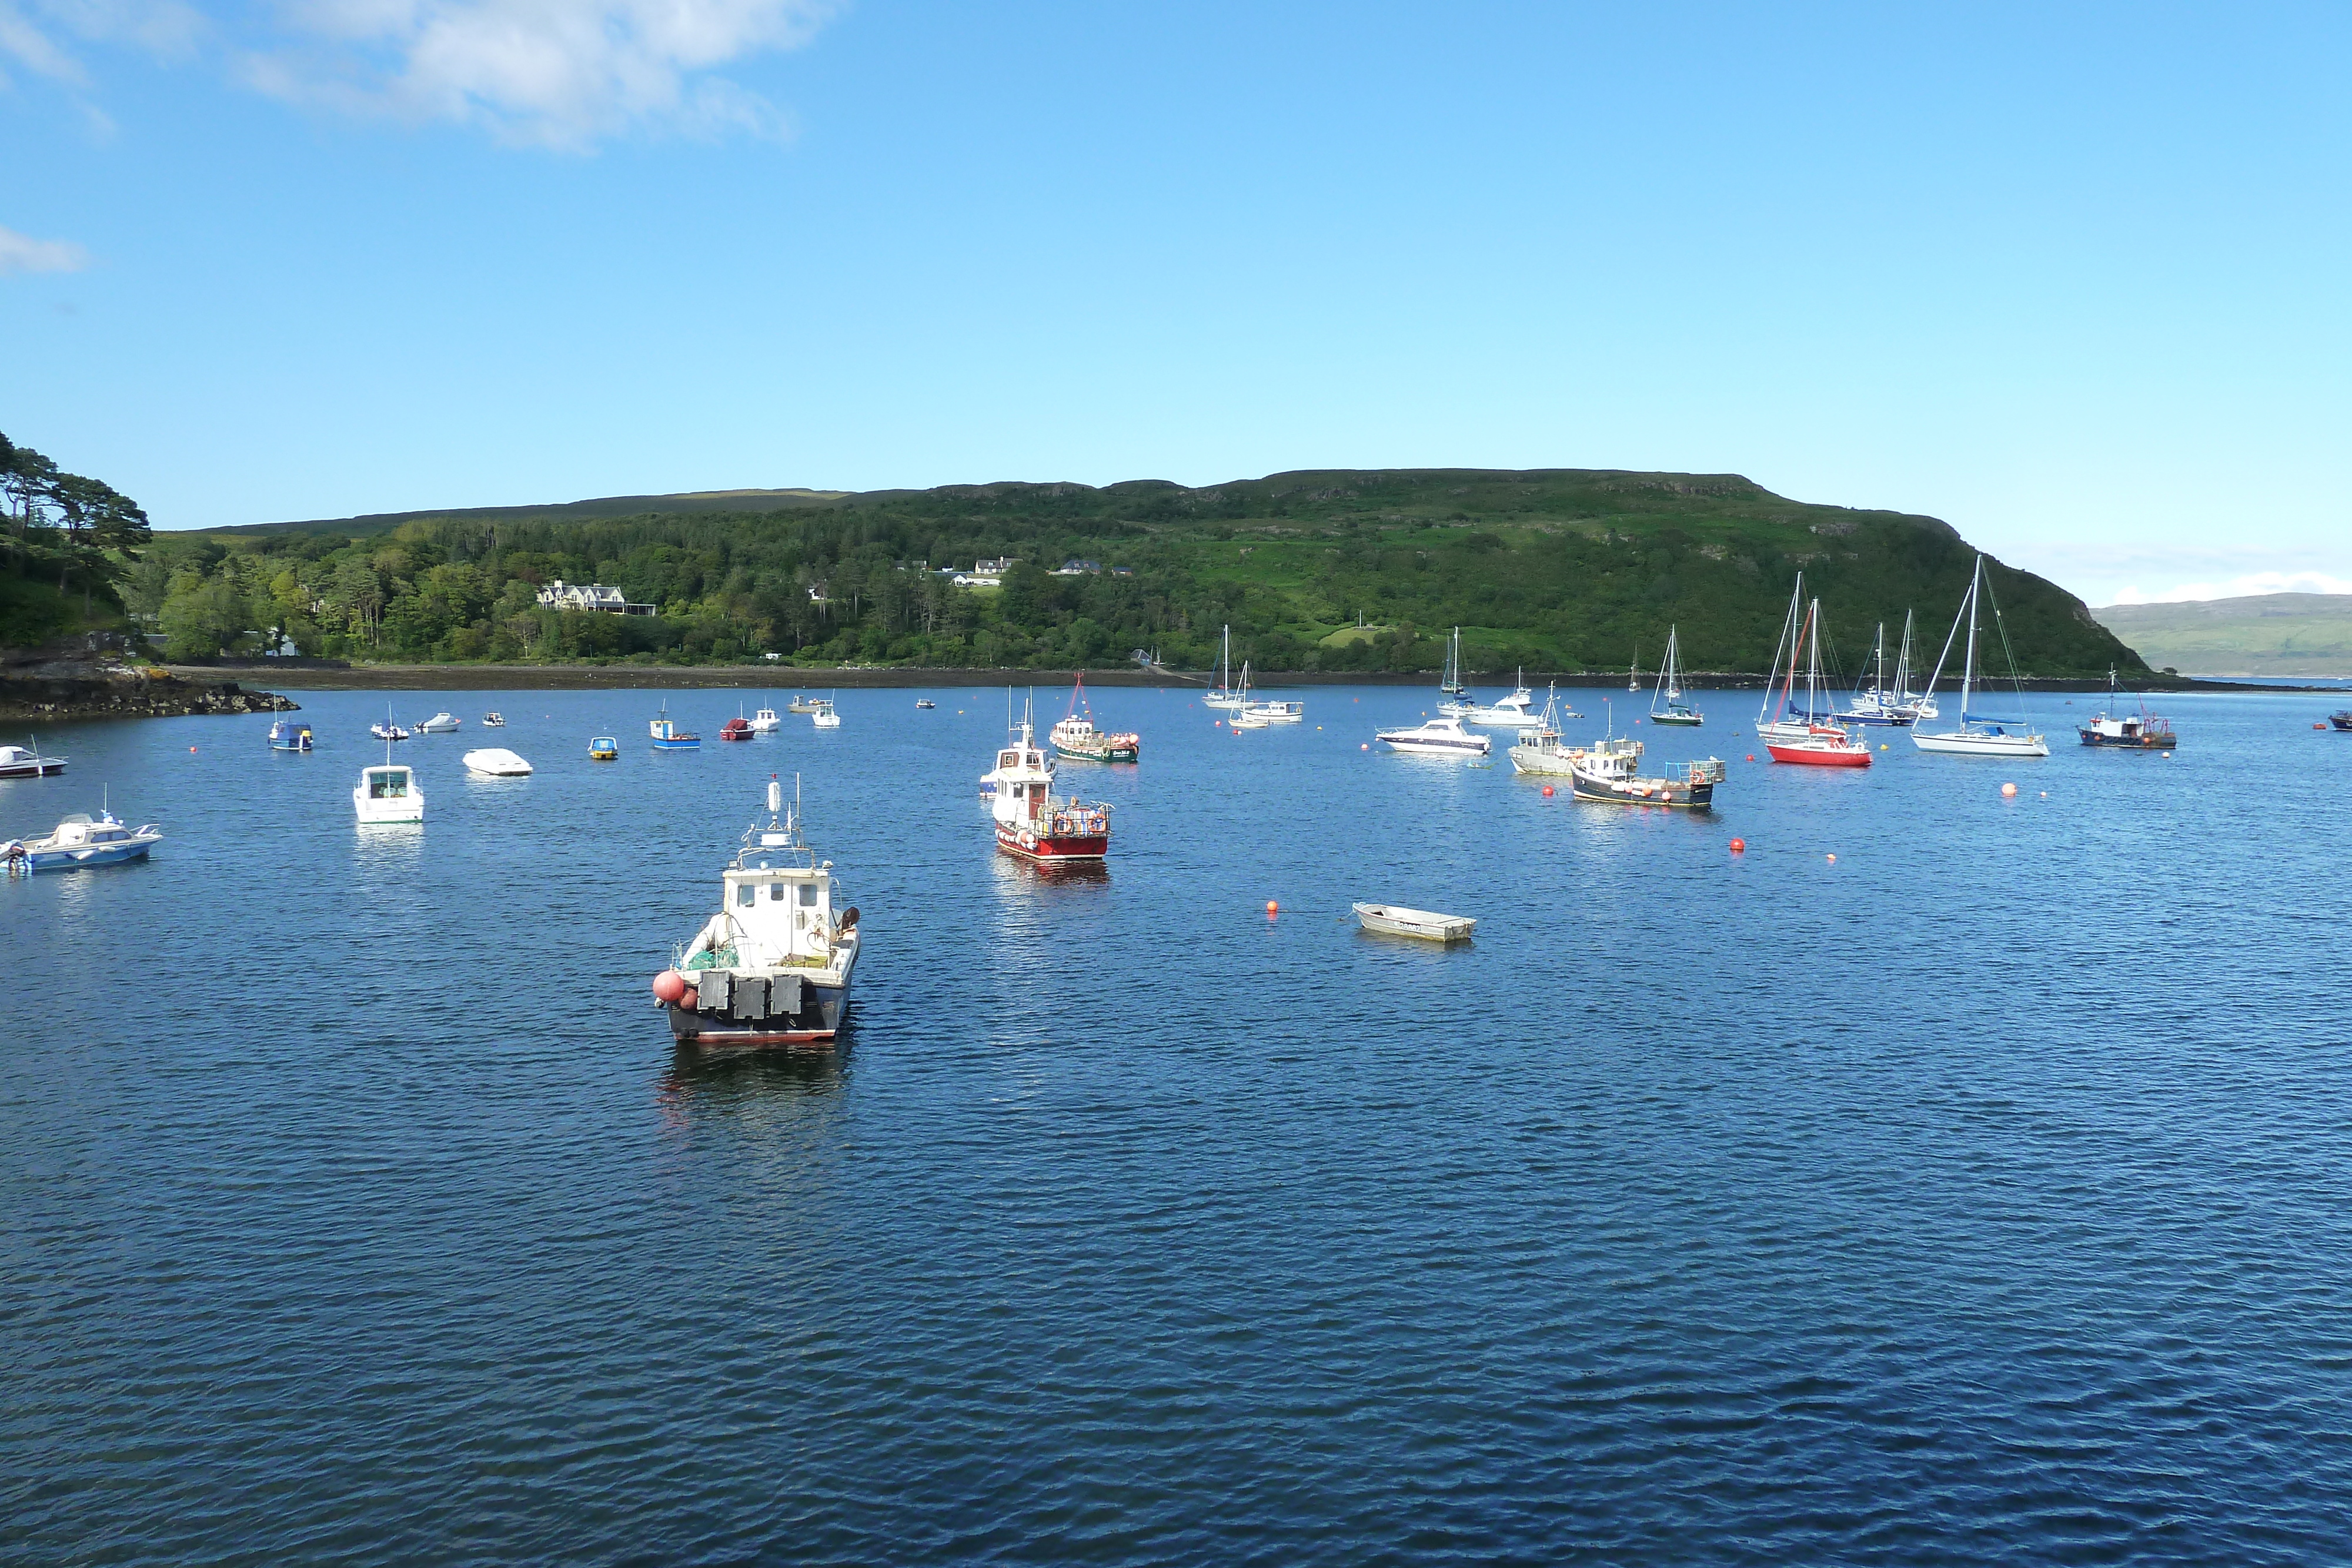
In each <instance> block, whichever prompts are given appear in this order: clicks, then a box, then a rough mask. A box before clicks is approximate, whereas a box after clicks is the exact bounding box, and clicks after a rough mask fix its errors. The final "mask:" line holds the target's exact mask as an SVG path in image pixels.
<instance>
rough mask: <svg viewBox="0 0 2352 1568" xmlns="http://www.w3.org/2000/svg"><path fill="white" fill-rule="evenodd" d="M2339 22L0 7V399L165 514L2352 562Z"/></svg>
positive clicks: (2236, 568)
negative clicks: (645, 500)
mask: <svg viewBox="0 0 2352 1568" xmlns="http://www.w3.org/2000/svg"><path fill="white" fill-rule="evenodd" d="M2347 45H2352V12H2347V10H2346V9H2345V8H2344V7H2342V6H2340V5H2308V6H2296V5H2267V6H2262V7H2224V6H2218V5H2216V6H2206V7H2184V6H2166V5H2113V6H2049V5H2033V6H2014V7H2009V6H2000V5H1952V6H1948V7H1940V8H1939V7H1932V6H1899V7H1889V6H1862V5H1856V6H1804V5H1773V6H1763V5H1721V6H1692V5H1645V6H1622V5H1607V6H1603V5H1508V6H1506V5H1478V4H1464V5H1451V6H1444V7H1431V6H1422V5H1416V6H1406V5H1377V4H1372V5H1312V4H1300V5H1280V6H1269V5H1265V4H1263V3H1262V0H1261V3H1258V4H1250V5H1223V4H1218V3H1215V0H1210V3H1205V4H1194V5H1184V6H1181V7H1180V6H1167V7H1149V6H1140V5H1102V4H1097V5H1049V4H1031V5H1024V4H1010V5H992V6H978V5H933V4H905V3H889V0H858V3H854V4H840V5H829V4H823V3H820V0H282V3H278V4H271V3H268V0H251V3H248V4H236V5H231V4H220V5H188V4H184V0H0V77H5V85H0V329H5V334H6V339H5V341H6V345H7V346H6V350H5V361H0V363H5V366H6V370H5V373H0V430H5V431H6V432H7V433H8V434H10V435H11V436H12V437H14V438H16V439H17V440H19V441H23V442H26V443H28V444H32V445H35V446H37V447H39V448H40V449H42V450H43V451H45V452H47V453H48V454H49V455H52V456H53V457H55V458H57V459H58V461H59V462H60V463H62V464H64V465H66V466H68V467H69V468H73V469H76V470H79V471H81V472H86V473H91V474H95V475H98V476H101V477H104V478H107V479H109V480H110V481H111V482H113V483H115V484H116V485H117V486H120V487H121V488H122V489H124V490H126V491H127V492H129V493H130V494H131V495H132V496H134V497H137V498H139V499H140V500H141V501H142V502H143V503H144V504H145V505H146V506H147V507H148V508H149V510H150V511H151V513H152V515H153V516H154V517H155V518H156V520H157V522H158V524H159V526H163V527H166V528H195V527H205V526H215V525H220V524H226V523H239V522H253V521H266V520H274V519H279V518H289V517H332V516H341V515H345V514H349V513H353V512H361V511H388V510H399V509H405V508H409V507H427V506H462V505H493V504H507V503H520V502H531V501H544V500H564V499H571V498H574V497H585V496H596V495H611V494H633V493H640V492H653V491H667V490H688V489H716V488H727V487H733V486H790V485H807V486H821V487H826V488H844V489H866V488H876V487H881V486H926V485H935V484H944V483H950V482H957V481H969V480H986V479H1012V478H1019V479H1075V480H1081V481H1086V482H1088V483H1108V482H1110V481H1114V480H1118V479H1125V478H1137V477H1157V478H1167V479H1174V480H1178V481H1181V482H1185V483H1207V482H1212V481H1215V480H1219V479H1226V478H1233V477H1237V476H1254V475H1258V474H1263V473H1267V472H1272V471H1275V470H1278V469H1285V468H1301V467H1331V466H1423V465H1475V466H1491V467H1523V466H1578V467H1586V466H1591V467H1633V468H1664V469H1677V470H1690V471H1696V472H1706V473H1715V472H1737V473H1742V474H1746V475H1748V476H1750V477H1752V478H1754V479H1756V480H1758V481H1759V482H1760V483H1762V484H1764V485H1767V486H1770V487H1771V488H1773V489H1775V490H1778V491H1780V492H1782V493H1784V494H1788V495H1791V496H1796V497H1802V498H1804V499H1806V500H1811V501H1822V502H1830V503H1835V504H1843V505H1849V506H1857V507H1895V508H1898V509H1903V510H1909V511H1920V512H1927V513H1931V514H1934V515H1936V516H1939V517H1945V518H1948V519H1949V520H1950V521H1951V522H1953V523H1954V524H1955V525H1957V526H1958V527H1959V528H1961V530H1962V531H1963V532H1964V533H1966V534H1968V535H1969V537H1970V538H1974V539H1977V540H1979V541H1980V542H1981V543H1983V544H1984V545H1986V546H1987V547H1988V548H1990V549H1993V550H1995V551H1996V552H1998V553H1999V554H2000V555H2001V556H2002V557H2003V558H2004V559H2009V560H2011V561H2013V562H2015V563H2017V564H2019V565H2022V566H2025V567H2028V568H2031V569H2032V570H2039V571H2042V572H2044V573H2045V574H2047V575H2049V576H2051V577H2053V578H2054V579H2056V580H2058V581H2060V582H2062V583H2063V584H2065V585H2066V586H2068V587H2069V588H2072V589H2074V591H2077V592H2080V593H2082V594H2084V596H2085V597H2086V598H2087V599H2089V600H2090V601H2092V602H2094V603H2100V602H2105V601H2109V600H2112V599H2114V598H2116V597H2168V596H2179V595H2181V594H2183V593H2184V592H2186V593H2189V595H2190V596H2198V597H2202V596H2204V595H2206V594H2207V593H2210V592H2231V591H2263V590H2266V589H2269V588H2273V587H2318V588H2327V589H2332V590H2337V591H2346V590H2352V528H2347V523H2352V516H2347V513H2352V501H2347V495H2352V491H2347V483H2346V480H2345V477H2344V475H2343V473H2342V467H2343V464H2342V459H2343V458H2344V456H2345V455H2346V446H2347V437H2346V432H2347V429H2352V319H2348V318H2347V287H2346V279H2347V271H2352V268H2347V259H2348V258H2352V247H2348V246H2347V238H2352V232H2347V231H2352V200H2347V197H2352V191H2347V183H2352V182H2347V152H2352V135H2347V130H2352V126H2347V121H2352V95H2347V92H2346V91H2345V88H2344V82H2345V68H2346V61H2347V57H2352V51H2347Z"/></svg>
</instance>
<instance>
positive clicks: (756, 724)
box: [751, 707, 784, 735]
mask: <svg viewBox="0 0 2352 1568" xmlns="http://www.w3.org/2000/svg"><path fill="white" fill-rule="evenodd" d="M783 727H784V721H783V720H782V719H780V718H778V717H777V716H776V710H775V709H774V708H772V707H763V708H761V710H760V711H759V712H758V713H755V714H753V715H752V716H751V733H752V734H754V735H768V734H771V733H772V732H774V731H776V730H779V729H782V728H783Z"/></svg>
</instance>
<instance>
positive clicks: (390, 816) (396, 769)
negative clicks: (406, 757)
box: [352, 741, 425, 824]
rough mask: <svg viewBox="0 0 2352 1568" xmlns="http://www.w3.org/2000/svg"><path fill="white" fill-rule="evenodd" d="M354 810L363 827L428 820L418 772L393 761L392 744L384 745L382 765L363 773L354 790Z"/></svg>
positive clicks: (365, 770) (403, 763) (423, 790)
mask: <svg viewBox="0 0 2352 1568" xmlns="http://www.w3.org/2000/svg"><path fill="white" fill-rule="evenodd" d="M352 812H353V813H354V814H355V815H356V816H357V817H358V818H359V820H360V821H361V822H362V824H374V823H379V822H421V821H424V820H425V789H424V787H423V786H422V785H420V784H419V783H418V782H417V779H416V770H415V768H411V767H409V766H408V764H407V763H405V762H394V760H393V759H392V743H391V742H390V741H386V742H385V743H384V747H383V762H382V763H381V764H380V765H377V766H374V767H370V768H361V769H360V781H359V783H357V784H356V785H354V786H352Z"/></svg>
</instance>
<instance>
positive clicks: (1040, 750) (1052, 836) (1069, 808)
mask: <svg viewBox="0 0 2352 1568" xmlns="http://www.w3.org/2000/svg"><path fill="white" fill-rule="evenodd" d="M988 777H989V778H990V779H993V780H994V781H995V784H996V799H995V801H994V804H993V810H994V813H995V817H996V847H997V848H998V849H1000V850H1003V851H1004V852H1006V853H1007V854H1015V855H1019V856H1021V857H1022V858H1023V859H1024V860H1031V861H1034V862H1037V863H1038V864H1039V865H1070V864H1075V863H1077V862H1086V861H1099V860H1102V859H1103V858H1104V857H1105V856H1106V855H1108V853H1109V852H1110V805H1109V803H1108V801H1100V800H1097V801H1095V802H1093V803H1092V804H1089V803H1087V802H1086V801H1083V800H1076V799H1075V798H1073V797H1070V796H1058V797H1057V796H1056V795H1055V793H1054V759H1053V758H1052V757H1051V756H1049V755H1048V754H1047V753H1046V751H1045V747H1041V746H1039V745H1038V744H1037V737H1036V732H1035V729H1034V727H1033V726H1032V725H1031V723H1030V720H1029V714H1028V712H1027V710H1026V709H1024V710H1023V712H1022V715H1021V728H1020V732H1019V734H1018V736H1017V737H1016V738H1014V739H1012V740H1009V741H1007V742H1006V743H1005V746H1004V748H1003V750H1001V751H999V752H998V753H997V754H996V767H995V768H994V769H993V770H992V772H991V773H990V774H989V776H988Z"/></svg>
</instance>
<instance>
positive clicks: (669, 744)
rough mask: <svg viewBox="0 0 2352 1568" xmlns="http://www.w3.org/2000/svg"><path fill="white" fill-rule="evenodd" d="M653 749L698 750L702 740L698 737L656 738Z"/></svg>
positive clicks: (700, 747)
mask: <svg viewBox="0 0 2352 1568" xmlns="http://www.w3.org/2000/svg"><path fill="white" fill-rule="evenodd" d="M654 749H655V750H656V751H699V750H701V749H702V742H701V741H700V740H699V739H693V740H656V741H655V742H654Z"/></svg>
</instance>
